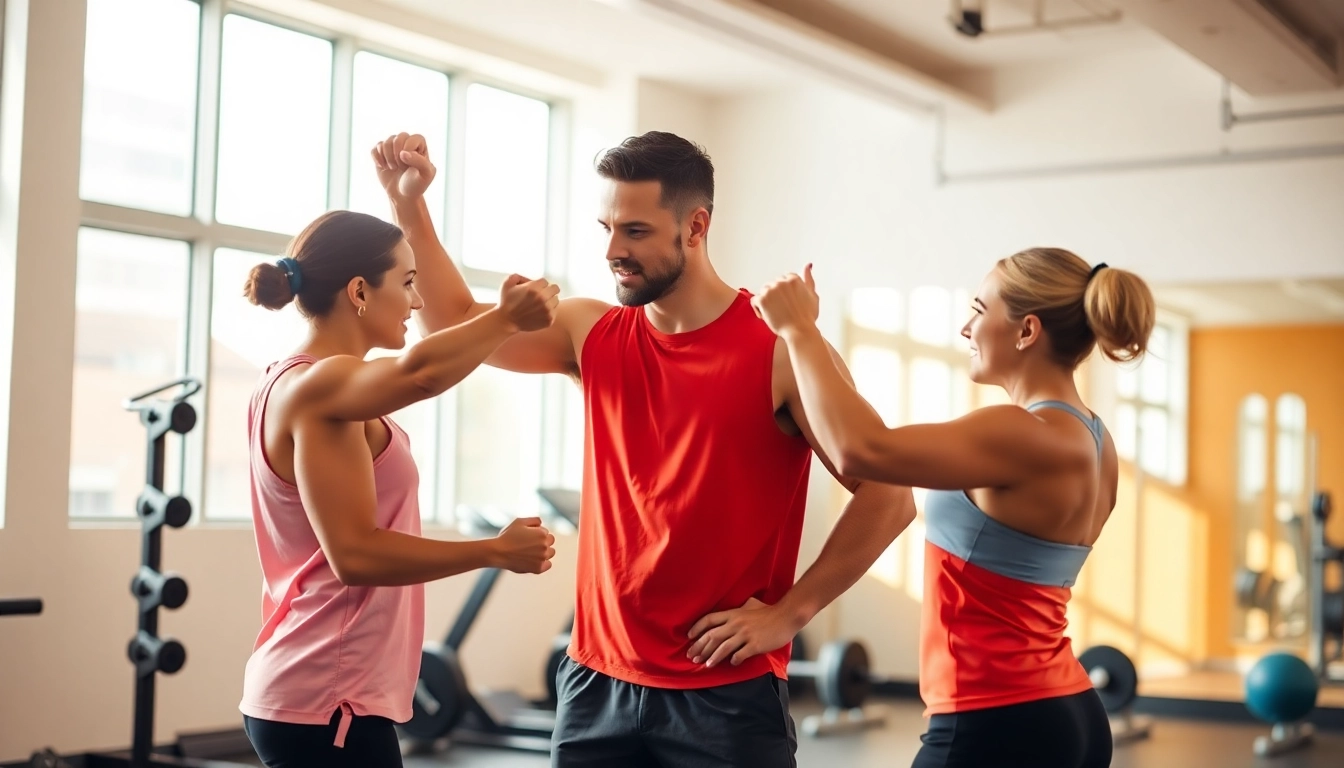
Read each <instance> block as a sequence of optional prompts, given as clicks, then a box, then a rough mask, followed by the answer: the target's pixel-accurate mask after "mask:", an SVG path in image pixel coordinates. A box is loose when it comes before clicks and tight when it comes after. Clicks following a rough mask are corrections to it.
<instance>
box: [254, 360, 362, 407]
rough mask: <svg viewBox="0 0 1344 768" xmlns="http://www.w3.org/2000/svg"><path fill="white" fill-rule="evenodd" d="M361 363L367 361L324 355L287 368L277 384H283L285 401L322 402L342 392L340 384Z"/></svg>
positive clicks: (280, 385) (297, 402) (353, 372)
mask: <svg viewBox="0 0 1344 768" xmlns="http://www.w3.org/2000/svg"><path fill="white" fill-rule="evenodd" d="M362 365H364V361H363V360H361V359H359V358H357V357H355V356H354V355H332V356H331V357H324V358H322V359H321V360H318V361H316V362H313V363H305V364H302V365H296V366H294V367H293V368H291V369H290V370H288V371H285V372H284V374H282V375H281V376H280V378H279V379H277V380H276V387H277V389H279V388H281V387H283V395H284V399H285V401H286V402H292V403H295V404H309V405H311V404H314V403H320V402H322V401H324V400H326V399H327V398H329V397H331V396H332V394H333V393H335V392H337V391H339V390H340V388H341V385H342V384H343V383H345V382H346V381H348V380H349V379H350V377H351V376H353V375H354V374H355V372H356V371H357V370H358V369H359V368H360V366H362Z"/></svg>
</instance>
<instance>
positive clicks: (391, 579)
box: [293, 415, 549, 586]
mask: <svg viewBox="0 0 1344 768" xmlns="http://www.w3.org/2000/svg"><path fill="white" fill-rule="evenodd" d="M293 434H294V474H295V476H296V479H297V480H298V486H299V494H300V495H301V496H302V497H303V506H304V509H305V510H307V513H308V518H309V520H310V522H311V523H312V526H313V531H314V532H315V533H316V534H317V537H318V542H319V543H320V545H321V547H322V551H323V553H324V554H325V555H326V557H327V561H328V562H329V563H330V564H331V567H332V570H333V571H334V572H335V573H336V577H337V578H339V579H340V580H341V582H342V583H344V584H347V585H350V586H402V585H406V584H420V583H424V582H427V581H433V580H436V579H442V578H446V577H448V576H453V575H456V574H459V573H464V572H466V571H470V570H473V569H476V568H486V567H499V566H502V565H503V559H504V558H503V552H502V551H501V548H500V545H499V540H498V539H493V540H482V541H439V540H436V539H427V538H421V537H419V536H411V535H409V534H404V533H398V532H396V531H388V530H384V529H381V528H379V527H378V524H377V522H376V517H375V514H376V511H377V508H378V500H377V497H376V493H375V491H374V482H373V460H372V458H371V457H370V455H369V445H368V442H367V441H366V440H365V437H364V425H363V424H362V423H359V422H338V421H331V420H328V419H322V418H317V417H313V416H311V415H309V416H307V417H299V418H298V419H297V423H296V424H295V427H294V431H293ZM538 522H539V521H538ZM548 566H549V563H547V564H546V567H548ZM542 570H545V567H543V568H542Z"/></svg>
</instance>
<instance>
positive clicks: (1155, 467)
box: [1139, 408, 1170, 478]
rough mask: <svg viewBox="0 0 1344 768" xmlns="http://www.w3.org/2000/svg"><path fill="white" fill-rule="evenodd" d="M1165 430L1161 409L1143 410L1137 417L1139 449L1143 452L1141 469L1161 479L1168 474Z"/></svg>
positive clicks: (1163, 414) (1165, 423)
mask: <svg viewBox="0 0 1344 768" xmlns="http://www.w3.org/2000/svg"><path fill="white" fill-rule="evenodd" d="M1167 429H1168V426H1167V412H1166V411H1164V410H1162V409H1161V408H1144V409H1143V412H1142V413H1141V414H1140V415H1139V447H1140V448H1141V449H1142V451H1143V455H1142V464H1143V469H1144V471H1146V472H1148V473H1149V474H1152V475H1156V476H1158V477H1162V478H1165V477H1167V476H1168V475H1169V473H1170V466H1169V465H1168V460H1167V445H1168V442H1167V441H1168V439H1169V438H1168V435H1167Z"/></svg>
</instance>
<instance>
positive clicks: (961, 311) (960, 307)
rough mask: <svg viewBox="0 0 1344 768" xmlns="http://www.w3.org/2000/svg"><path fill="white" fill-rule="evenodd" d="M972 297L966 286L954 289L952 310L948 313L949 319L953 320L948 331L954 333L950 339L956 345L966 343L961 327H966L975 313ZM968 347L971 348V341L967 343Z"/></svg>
mask: <svg viewBox="0 0 1344 768" xmlns="http://www.w3.org/2000/svg"><path fill="white" fill-rule="evenodd" d="M972 298H974V297H973V296H971V292H970V291H968V290H966V289H965V288H958V289H956V290H954V291H952V306H951V310H952V311H951V312H949V313H948V315H949V319H951V320H952V326H951V327H950V328H948V331H950V332H951V334H952V335H951V336H950V337H949V339H950V341H951V342H952V346H954V347H956V346H959V344H960V343H966V342H965V341H964V339H962V336H961V329H962V328H965V327H966V323H968V322H970V319H971V315H972V314H974V313H975V310H973V309H971V299H972ZM966 348H967V349H969V348H970V346H969V343H967V347H966Z"/></svg>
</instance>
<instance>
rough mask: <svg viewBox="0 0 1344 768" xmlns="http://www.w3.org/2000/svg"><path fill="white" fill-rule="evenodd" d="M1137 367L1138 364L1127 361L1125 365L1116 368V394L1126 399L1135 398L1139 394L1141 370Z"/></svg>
mask: <svg viewBox="0 0 1344 768" xmlns="http://www.w3.org/2000/svg"><path fill="white" fill-rule="evenodd" d="M1145 359H1146V358H1145ZM1137 368H1138V366H1137V365H1135V364H1133V363H1127V364H1126V366H1125V367H1123V368H1116V369H1115V394H1116V395H1117V396H1119V397H1122V398H1124V399H1126V400H1133V399H1134V398H1136V397H1138V396H1139V372H1138V370H1137Z"/></svg>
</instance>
